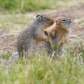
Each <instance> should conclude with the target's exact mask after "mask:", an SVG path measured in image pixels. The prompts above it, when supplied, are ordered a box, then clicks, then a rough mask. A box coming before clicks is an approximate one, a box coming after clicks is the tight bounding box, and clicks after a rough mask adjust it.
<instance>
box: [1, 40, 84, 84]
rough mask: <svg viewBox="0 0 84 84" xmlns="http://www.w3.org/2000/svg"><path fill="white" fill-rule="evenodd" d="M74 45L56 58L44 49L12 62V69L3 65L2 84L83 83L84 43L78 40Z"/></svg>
mask: <svg viewBox="0 0 84 84" xmlns="http://www.w3.org/2000/svg"><path fill="white" fill-rule="evenodd" d="M73 45H74V46H73V47H72V46H68V47H66V48H65V51H64V54H63V55H62V56H61V57H58V58H57V59H56V60H55V59H53V58H50V57H49V56H47V55H46V53H45V52H44V51H42V53H41V54H40V55H37V56H33V58H30V59H27V60H25V59H24V60H19V61H18V62H16V63H12V65H11V66H10V67H11V68H10V70H9V69H6V68H5V67H4V66H2V67H1V68H0V84H23V83H24V84H83V83H84V75H83V74H84V64H83V61H84V57H83V56H84V48H83V46H84V44H83V43H82V41H78V42H77V41H76V42H74V44H73ZM80 53H81V54H80ZM81 57H82V58H83V61H82V62H81V61H80V60H81Z"/></svg>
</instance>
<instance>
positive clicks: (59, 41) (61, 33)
mask: <svg viewBox="0 0 84 84" xmlns="http://www.w3.org/2000/svg"><path fill="white" fill-rule="evenodd" d="M70 28H71V19H69V18H65V17H58V18H57V19H56V21H55V22H54V24H53V25H52V26H50V27H49V28H47V29H45V34H46V35H49V36H50V37H51V40H52V42H53V44H54V45H55V56H56V55H57V46H58V45H59V50H58V54H59V55H60V54H61V53H62V51H63V45H64V44H65V43H67V42H68V39H69V32H70ZM46 44H47V45H48V46H45V47H47V53H48V54H49V52H50V54H51V51H52V50H50V49H51V48H50V47H51V44H49V43H46Z"/></svg>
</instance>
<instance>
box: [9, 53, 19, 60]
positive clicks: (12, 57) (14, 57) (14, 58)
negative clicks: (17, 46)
mask: <svg viewBox="0 0 84 84" xmlns="http://www.w3.org/2000/svg"><path fill="white" fill-rule="evenodd" d="M9 60H11V61H16V60H19V54H18V52H15V53H14V54H13V55H12V56H11V57H10V58H9Z"/></svg>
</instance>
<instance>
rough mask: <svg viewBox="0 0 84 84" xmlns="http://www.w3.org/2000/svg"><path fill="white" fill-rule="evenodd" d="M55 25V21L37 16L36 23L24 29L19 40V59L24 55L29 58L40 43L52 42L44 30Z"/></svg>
mask: <svg viewBox="0 0 84 84" xmlns="http://www.w3.org/2000/svg"><path fill="white" fill-rule="evenodd" d="M53 23H54V21H53V19H51V18H49V17H46V16H42V15H37V16H36V19H35V20H34V22H33V23H32V24H31V25H30V26H29V27H28V28H26V29H24V30H23V31H22V32H21V33H20V34H19V36H18V39H17V50H18V53H19V57H20V56H21V55H22V57H23V54H27V56H29V55H32V53H35V52H36V48H37V45H38V43H39V42H40V41H46V42H48V43H49V42H50V41H49V40H48V39H47V38H46V35H45V33H44V29H46V28H47V27H49V26H51V25H52V24H53ZM24 52H25V53H24Z"/></svg>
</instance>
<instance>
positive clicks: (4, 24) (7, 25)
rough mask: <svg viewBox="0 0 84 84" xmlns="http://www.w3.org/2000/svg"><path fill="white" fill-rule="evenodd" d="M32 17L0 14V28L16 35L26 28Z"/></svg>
mask: <svg viewBox="0 0 84 84" xmlns="http://www.w3.org/2000/svg"><path fill="white" fill-rule="evenodd" d="M33 19H34V17H33V15H32V16H27V15H22V14H19V15H17V14H15V15H5V16H4V15H2V18H1V19H0V29H2V30H3V31H5V32H9V33H10V34H16V35H17V34H18V33H19V32H20V31H22V30H23V29H25V28H27V27H28V25H29V24H30V23H31V22H32V21H33Z"/></svg>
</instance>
